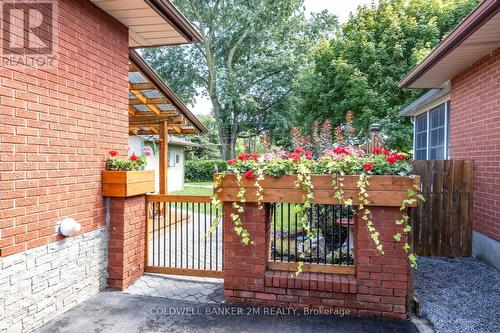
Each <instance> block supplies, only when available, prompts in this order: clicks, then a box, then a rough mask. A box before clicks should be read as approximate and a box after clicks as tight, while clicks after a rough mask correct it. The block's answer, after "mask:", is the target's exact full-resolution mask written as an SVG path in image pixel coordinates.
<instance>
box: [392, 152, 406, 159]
mask: <svg viewBox="0 0 500 333" xmlns="http://www.w3.org/2000/svg"><path fill="white" fill-rule="evenodd" d="M393 155H394V157H396V158H397V159H398V160H406V154H405V153H401V154H398V153H394V154H393Z"/></svg>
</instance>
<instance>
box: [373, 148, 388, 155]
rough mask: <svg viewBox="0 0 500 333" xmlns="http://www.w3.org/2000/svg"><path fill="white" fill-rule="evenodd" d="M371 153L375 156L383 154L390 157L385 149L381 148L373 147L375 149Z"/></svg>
mask: <svg viewBox="0 0 500 333" xmlns="http://www.w3.org/2000/svg"><path fill="white" fill-rule="evenodd" d="M373 153H374V154H375V155H382V154H384V155H385V156H389V155H390V153H389V151H388V150H387V149H385V148H382V147H375V148H373Z"/></svg>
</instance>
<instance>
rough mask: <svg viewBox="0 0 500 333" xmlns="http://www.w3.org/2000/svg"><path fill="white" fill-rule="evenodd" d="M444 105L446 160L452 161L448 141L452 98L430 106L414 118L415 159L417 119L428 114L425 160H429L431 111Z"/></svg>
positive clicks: (414, 150) (414, 152)
mask: <svg viewBox="0 0 500 333" xmlns="http://www.w3.org/2000/svg"><path fill="white" fill-rule="evenodd" d="M443 104H444V152H443V155H444V158H445V159H447V160H448V159H450V141H451V140H448V128H449V126H450V125H449V119H448V113H449V111H448V109H449V105H450V97H449V96H447V98H446V99H444V100H440V101H438V102H436V103H433V104H432V105H429V106H427V107H426V108H425V111H424V112H421V113H419V114H418V115H415V116H414V117H413V157H415V154H416V146H417V117H418V116H421V115H422V114H424V113H426V114H427V128H426V130H427V140H426V141H427V142H426V147H425V148H426V149H425V159H426V160H429V155H430V139H431V137H430V135H431V131H430V128H429V127H430V111H431V110H432V109H435V108H436V107H438V106H441V105H443Z"/></svg>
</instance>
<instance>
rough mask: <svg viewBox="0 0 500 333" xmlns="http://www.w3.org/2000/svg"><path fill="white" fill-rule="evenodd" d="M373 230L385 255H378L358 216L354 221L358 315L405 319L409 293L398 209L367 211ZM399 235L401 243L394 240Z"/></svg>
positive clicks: (404, 236) (407, 269)
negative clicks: (398, 223)
mask: <svg viewBox="0 0 500 333" xmlns="http://www.w3.org/2000/svg"><path fill="white" fill-rule="evenodd" d="M370 211H371V216H372V220H373V223H374V225H375V229H376V230H377V231H378V232H379V233H380V240H381V242H382V246H383V250H384V254H383V255H381V254H379V253H378V251H377V250H376V248H375V244H374V243H373V240H372V239H371V237H370V233H369V232H368V229H367V228H366V222H365V221H363V220H362V219H361V216H360V215H359V216H358V218H357V219H356V248H357V251H356V258H355V264H356V277H357V282H358V294H357V302H356V303H354V304H351V305H352V306H354V307H356V308H358V313H359V314H360V315H375V316H384V317H393V318H398V319H404V318H405V313H406V295H407V292H408V280H409V268H408V259H407V253H406V252H404V251H403V250H402V244H403V243H404V242H405V241H406V240H407V236H406V235H405V234H404V233H403V232H402V227H401V226H398V225H396V223H395V220H397V219H400V218H401V217H402V214H403V212H401V211H400V210H399V208H398V207H370ZM398 232H399V233H401V235H402V237H401V242H396V241H395V240H394V235H395V234H396V233H398Z"/></svg>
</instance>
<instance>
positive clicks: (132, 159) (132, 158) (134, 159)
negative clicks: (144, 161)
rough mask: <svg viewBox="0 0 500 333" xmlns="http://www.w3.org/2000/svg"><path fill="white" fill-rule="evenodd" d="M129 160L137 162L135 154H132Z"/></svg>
mask: <svg viewBox="0 0 500 333" xmlns="http://www.w3.org/2000/svg"><path fill="white" fill-rule="evenodd" d="M130 160H131V161H134V162H135V161H137V155H136V154H132V156H130Z"/></svg>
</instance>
